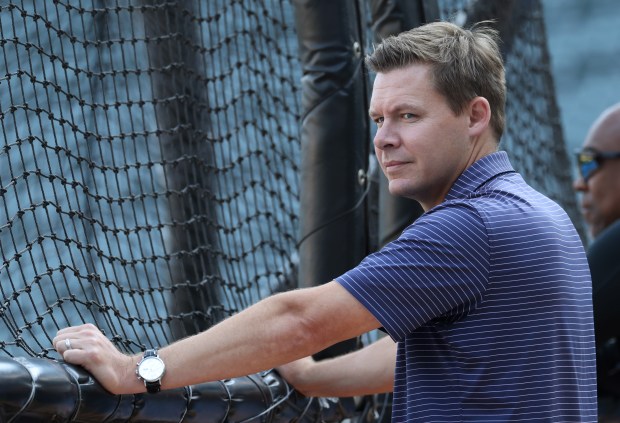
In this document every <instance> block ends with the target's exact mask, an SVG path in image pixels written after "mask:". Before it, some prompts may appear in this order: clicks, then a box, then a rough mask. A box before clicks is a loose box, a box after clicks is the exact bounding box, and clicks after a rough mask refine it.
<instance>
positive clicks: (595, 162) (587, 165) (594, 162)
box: [575, 150, 620, 182]
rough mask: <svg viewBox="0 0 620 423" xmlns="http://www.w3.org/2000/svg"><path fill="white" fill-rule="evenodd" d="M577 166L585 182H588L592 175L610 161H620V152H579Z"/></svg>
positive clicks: (577, 152)
mask: <svg viewBox="0 0 620 423" xmlns="http://www.w3.org/2000/svg"><path fill="white" fill-rule="evenodd" d="M575 154H576V155H577V166H578V168H579V173H580V174H581V177H582V178H583V182H588V179H590V177H591V176H592V174H593V173H594V172H595V171H596V170H597V169H598V168H599V167H601V165H602V164H603V161H605V160H608V159H619V158H620V151H596V150H578V151H576V152H575Z"/></svg>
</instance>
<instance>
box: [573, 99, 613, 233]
mask: <svg viewBox="0 0 620 423" xmlns="http://www.w3.org/2000/svg"><path fill="white" fill-rule="evenodd" d="M577 160H578V162H579V163H578V164H579V170H580V177H579V178H578V179H576V180H575V182H574V184H573V186H574V188H575V190H576V191H578V192H580V193H582V197H581V210H582V212H583V217H584V219H585V221H586V223H587V224H588V227H589V229H590V235H592V237H593V238H596V237H597V236H598V235H599V234H600V233H601V232H602V231H603V230H604V229H605V228H607V227H608V226H609V225H611V224H612V223H614V222H615V221H617V220H619V219H620V103H618V104H616V105H614V106H612V107H610V108H608V109H607V110H605V111H604V112H603V113H602V114H601V115H600V116H599V117H598V119H597V120H596V121H595V122H594V123H593V125H592V127H591V128H590V131H589V132H588V135H587V136H586V140H585V142H584V144H583V148H582V151H581V152H579V153H578V156H577Z"/></svg>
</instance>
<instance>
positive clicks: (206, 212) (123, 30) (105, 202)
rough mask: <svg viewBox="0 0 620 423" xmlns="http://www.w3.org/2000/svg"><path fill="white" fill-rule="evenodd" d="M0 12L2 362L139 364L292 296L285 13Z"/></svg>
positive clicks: (292, 40) (44, 7) (187, 8)
mask: <svg viewBox="0 0 620 423" xmlns="http://www.w3.org/2000/svg"><path fill="white" fill-rule="evenodd" d="M110 4H111V3H110V2H104V1H94V0H93V1H81V2H61V1H54V2H49V1H47V0H39V1H33V2H8V3H5V4H4V5H2V6H0V49H1V53H0V54H1V56H0V63H2V64H3V65H4V67H5V69H6V70H5V72H4V73H3V75H1V76H0V92H2V95H1V96H0V130H1V131H2V135H1V136H2V138H3V140H4V142H3V145H2V148H1V150H0V255H1V259H2V263H1V265H0V279H1V280H2V283H1V285H0V293H1V295H2V303H1V308H0V318H1V319H0V333H1V334H2V336H1V337H0V350H1V353H2V354H7V355H24V353H26V354H28V355H43V356H45V355H47V354H50V353H51V355H53V354H54V353H53V352H52V351H51V350H50V346H51V344H50V341H51V337H53V336H54V334H55V332H56V330H57V329H58V328H60V327H64V326H67V325H73V324H78V323H81V322H83V321H90V322H94V323H96V324H97V325H99V326H100V327H101V328H102V329H103V330H104V331H106V333H107V334H109V335H112V336H115V339H116V340H117V341H118V342H119V346H121V347H122V348H125V349H126V350H131V351H137V350H139V349H140V348H141V346H142V345H161V344H165V343H169V342H171V341H172V340H174V339H176V338H179V337H182V336H185V335H187V334H190V333H194V332H196V331H198V330H201V329H204V328H206V327H208V326H210V325H212V324H213V323H215V322H217V321H218V320H221V319H222V318H224V317H226V316H228V315H230V314H232V313H234V312H236V311H238V310H240V309H243V308H245V307H247V306H248V305H249V304H251V303H253V302H255V301H256V300H258V299H260V298H263V297H265V296H266V295H269V294H271V293H273V292H276V291H278V290H285V289H289V288H291V287H292V286H293V284H294V283H295V280H296V277H295V271H296V267H297V264H296V262H297V259H296V242H295V241H296V229H297V221H298V216H297V215H298V210H297V209H298V200H299V195H298V191H299V189H298V168H299V163H298V161H299V150H300V143H299V128H298V121H299V97H300V93H299V90H298V86H299V80H300V66H299V63H298V59H297V53H296V45H297V44H296V43H297V41H296V35H295V31H294V25H292V20H293V15H292V6H291V5H290V3H289V2H288V1H277V0H272V1H269V0H268V1H264V0H260V1H258V0H257V1H243V2H241V1H231V0H228V1H224V0H221V1H217V0H215V1H214V0H209V1H208V2H203V1H198V0H196V1H175V2H162V1H159V2H155V1H153V2H151V1H143V2H140V1H132V2H130V1H117V2H115V3H114V6H112V7H110V6H109V5H110Z"/></svg>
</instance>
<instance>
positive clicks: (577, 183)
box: [573, 175, 588, 192]
mask: <svg viewBox="0 0 620 423" xmlns="http://www.w3.org/2000/svg"><path fill="white" fill-rule="evenodd" d="M573 189H574V190H575V191H578V192H583V191H587V190H588V183H587V182H586V181H584V180H583V177H582V176H581V175H580V176H578V177H577V179H575V180H574V181H573Z"/></svg>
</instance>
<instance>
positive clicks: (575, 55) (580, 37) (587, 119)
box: [542, 0, 620, 175]
mask: <svg viewBox="0 0 620 423" xmlns="http://www.w3.org/2000/svg"><path fill="white" fill-rule="evenodd" d="M542 4H543V9H544V15H545V23H546V25H547V40H548V46H549V54H550V56H551V66H552V71H553V77H554V80H555V87H556V95H557V102H558V107H559V109H560V118H561V123H562V128H563V130H564V137H565V140H566V144H567V147H568V151H569V152H572V151H573V150H574V149H575V148H578V147H579V146H581V144H582V142H583V140H584V138H585V136H586V134H587V132H588V129H589V128H590V125H591V124H592V122H593V121H594V119H596V117H597V116H598V115H599V114H600V113H601V112H602V111H603V110H604V109H606V108H607V107H609V106H611V105H612V104H615V103H617V102H619V101H620V2H618V1H615V0H591V1H583V0H543V2H542ZM575 170H576V169H574V166H573V175H575Z"/></svg>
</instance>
